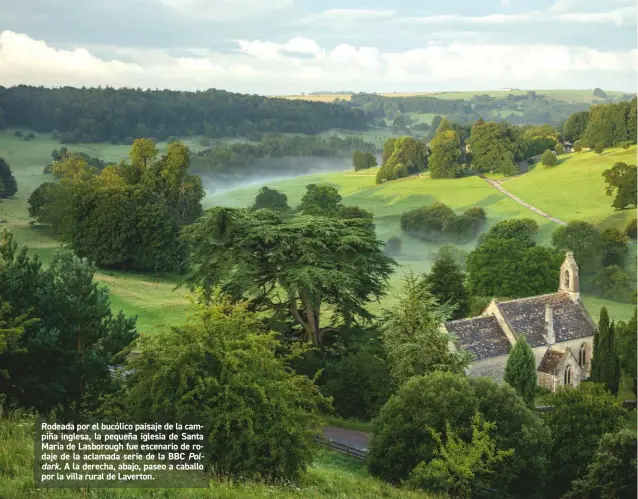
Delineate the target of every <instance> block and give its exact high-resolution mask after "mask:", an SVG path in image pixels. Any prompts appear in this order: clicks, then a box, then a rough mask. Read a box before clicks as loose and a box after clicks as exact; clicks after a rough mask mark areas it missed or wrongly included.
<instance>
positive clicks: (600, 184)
mask: <svg viewBox="0 0 638 499" xmlns="http://www.w3.org/2000/svg"><path fill="white" fill-rule="evenodd" d="M617 162H623V163H627V164H636V147H631V148H629V149H628V150H624V149H620V148H616V149H607V150H605V151H604V152H603V153H602V154H596V153H595V152H593V151H588V152H581V153H570V154H565V155H563V156H560V157H559V161H558V165H557V166H555V167H553V168H546V167H544V166H542V165H541V164H536V165H535V167H534V168H532V169H531V170H530V171H529V172H528V173H526V174H525V175H521V176H519V177H515V178H512V179H510V180H507V181H505V182H504V183H503V187H504V188H505V189H507V190H508V191H510V192H511V193H512V194H515V195H516V196H518V197H520V198H521V199H523V200H525V201H526V202H528V203H530V204H531V205H533V206H535V207H536V208H538V209H540V210H543V211H544V212H546V213H549V214H550V215H552V216H555V217H556V218H558V219H560V220H564V221H565V222H569V221H570V220H587V221H588V222H591V223H594V224H596V225H598V226H600V227H603V228H607V227H622V228H624V227H625V225H627V222H629V220H630V219H632V218H635V217H636V212H635V210H620V211H619V210H616V209H614V208H613V207H612V206H611V203H612V201H613V199H614V198H613V196H607V195H606V194H605V187H606V185H607V184H605V181H604V179H603V177H602V174H603V171H605V170H607V169H608V168H611V167H612V166H613V165H614V164H615V163H617Z"/></svg>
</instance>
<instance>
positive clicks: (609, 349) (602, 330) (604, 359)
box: [591, 307, 620, 394]
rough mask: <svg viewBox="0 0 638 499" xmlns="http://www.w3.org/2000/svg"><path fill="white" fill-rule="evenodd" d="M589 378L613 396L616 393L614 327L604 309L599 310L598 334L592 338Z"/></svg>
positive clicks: (617, 366)
mask: <svg viewBox="0 0 638 499" xmlns="http://www.w3.org/2000/svg"><path fill="white" fill-rule="evenodd" d="M591 378H592V381H593V382H595V383H601V384H604V385H605V386H606V387H607V388H608V389H609V391H611V392H612V393H613V394H617V393H618V388H619V385H620V356H619V355H618V350H617V348H616V339H615V325H614V323H613V322H612V323H611V324H610V323H609V314H608V313H607V309H606V308H605V307H603V308H602V309H601V310H600V320H599V322H598V332H597V333H596V335H595V336H594V354H593V357H592V373H591Z"/></svg>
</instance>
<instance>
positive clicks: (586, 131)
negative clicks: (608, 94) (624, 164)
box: [563, 97, 638, 149]
mask: <svg viewBox="0 0 638 499" xmlns="http://www.w3.org/2000/svg"><path fill="white" fill-rule="evenodd" d="M637 105H638V103H637V99H636V97H634V98H633V99H632V100H631V101H630V102H618V103H611V104H600V105H597V106H593V107H592V108H591V109H590V110H588V111H582V112H579V113H575V114H573V115H571V116H570V117H569V118H568V119H567V121H566V122H565V126H564V127H563V134H564V136H565V140H568V141H570V142H573V143H576V142H580V144H581V146H583V147H589V148H592V149H593V148H604V147H615V146H619V145H622V144H623V143H625V142H629V143H632V144H635V143H636V136H637V134H638V129H637V126H636V107H637Z"/></svg>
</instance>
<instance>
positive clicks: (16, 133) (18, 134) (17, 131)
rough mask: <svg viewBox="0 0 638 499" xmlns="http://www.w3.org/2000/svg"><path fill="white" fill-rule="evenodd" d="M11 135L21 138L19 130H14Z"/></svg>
mask: <svg viewBox="0 0 638 499" xmlns="http://www.w3.org/2000/svg"><path fill="white" fill-rule="evenodd" d="M13 135H15V136H16V137H22V132H21V131H20V130H16V131H15V132H13Z"/></svg>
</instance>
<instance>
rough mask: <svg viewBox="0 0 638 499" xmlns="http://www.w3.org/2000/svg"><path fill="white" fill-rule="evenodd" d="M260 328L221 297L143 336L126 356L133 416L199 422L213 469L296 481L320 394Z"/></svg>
mask: <svg viewBox="0 0 638 499" xmlns="http://www.w3.org/2000/svg"><path fill="white" fill-rule="evenodd" d="M260 329H261V327H260V319H259V317H258V316H257V315H256V314H253V313H251V312H248V311H247V309H246V306H245V305H244V304H239V305H231V304H229V303H228V302H223V303H220V304H218V305H215V306H212V307H200V309H199V312H198V314H197V316H196V320H195V321H194V322H191V323H189V324H187V325H184V326H181V327H177V328H173V329H172V330H171V331H169V332H158V333H157V334H153V335H149V336H145V337H144V338H143V339H142V341H141V342H140V345H139V352H140V353H139V355H138V356H136V357H135V358H133V359H132V360H131V362H130V368H131V369H134V370H135V371H134V374H132V375H131V377H130V378H129V380H130V382H129V386H130V387H129V389H128V392H127V393H126V394H125V397H126V402H127V404H125V407H130V408H131V415H130V417H131V419H132V420H134V421H156V422H168V421H187V420H188V421H196V422H198V423H199V424H202V425H203V426H204V428H205V430H204V431H205V432H206V433H207V440H208V445H207V446H206V461H207V463H209V464H211V465H212V468H213V470H214V471H215V472H217V473H220V474H229V475H233V476H236V477H237V476H247V477H251V476H259V477H261V478H263V479H267V480H272V479H289V480H296V479H297V478H298V477H299V475H300V473H301V472H302V471H303V470H304V469H305V468H306V466H307V465H308V464H309V463H310V461H311V459H312V446H313V444H312V442H313V435H314V433H315V431H316V430H315V429H314V428H316V427H317V425H318V423H319V420H318V417H317V407H318V404H319V403H321V402H322V401H323V398H322V397H321V395H320V394H319V392H318V389H317V387H316V386H314V385H313V382H312V381H311V380H309V379H308V378H306V377H305V376H300V375H297V374H293V373H291V372H290V371H289V369H288V368H287V366H286V361H285V360H284V359H283V358H281V357H280V356H277V355H276V354H275V353H276V351H277V350H278V349H280V348H281V345H280V343H279V342H278V341H277V340H276V339H275V335H274V333H269V334H265V333H263V332H260ZM197 401H202V402H199V403H198V402H197ZM203 401H205V403H203Z"/></svg>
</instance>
